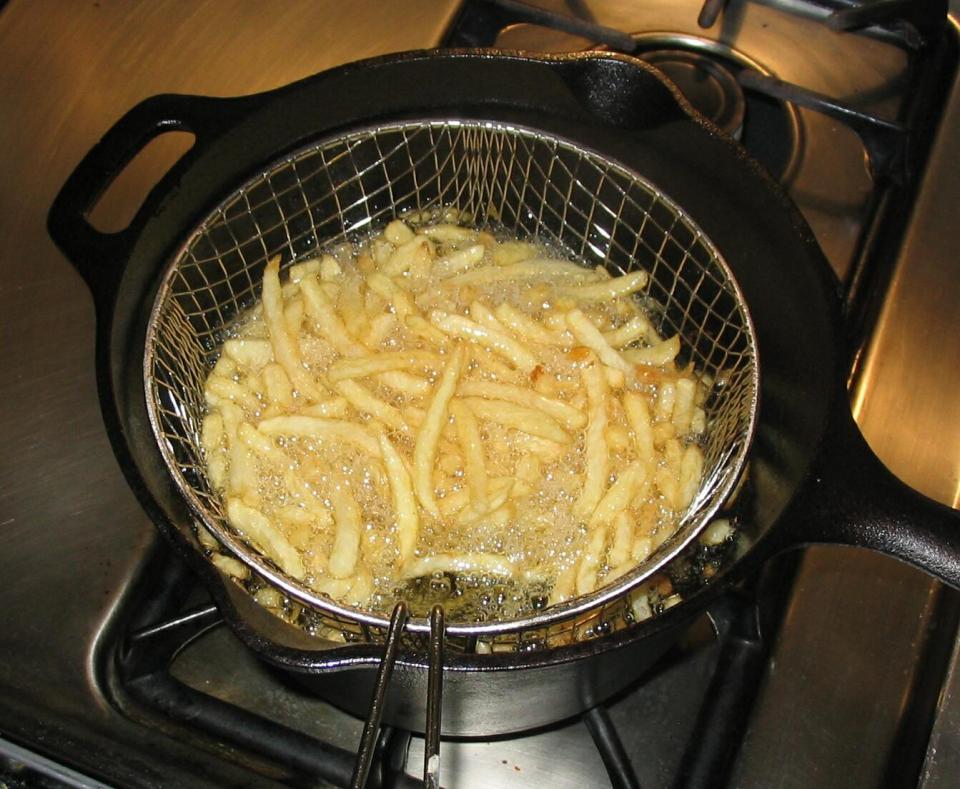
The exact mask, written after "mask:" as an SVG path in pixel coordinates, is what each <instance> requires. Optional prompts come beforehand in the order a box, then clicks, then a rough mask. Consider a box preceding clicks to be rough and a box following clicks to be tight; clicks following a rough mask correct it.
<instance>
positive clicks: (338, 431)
mask: <svg viewBox="0 0 960 789" xmlns="http://www.w3.org/2000/svg"><path fill="white" fill-rule="evenodd" d="M257 430H259V431H260V432H261V433H263V434H264V435H268V436H301V437H304V438H317V439H320V440H321V441H344V442H346V443H348V444H351V445H352V446H355V447H357V448H358V449H361V450H363V451H364V452H366V453H367V454H368V455H372V456H373V457H380V445H379V444H378V443H377V439H376V438H374V437H373V436H372V435H371V434H370V432H369V431H368V430H366V429H365V428H364V427H363V426H362V425H359V424H357V423H356V422H347V421H345V420H339V419H324V418H323V417H318V416H274V417H271V418H270V419H264V420H262V421H261V422H260V423H259V424H258V425H257Z"/></svg>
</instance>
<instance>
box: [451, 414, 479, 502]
mask: <svg viewBox="0 0 960 789" xmlns="http://www.w3.org/2000/svg"><path fill="white" fill-rule="evenodd" d="M450 412H451V413H452V414H453V418H454V421H455V422H456V426H457V436H458V438H459V440H460V448H461V449H462V451H463V458H464V472H465V474H466V477H467V487H468V489H469V491H470V505H471V507H473V509H474V510H476V511H477V512H485V511H486V510H487V509H488V501H487V467H486V463H485V462H484V460H483V439H482V438H481V437H480V427H479V425H478V424H477V419H476V417H475V416H474V414H473V411H472V410H471V409H470V407H469V406H468V405H466V403H464V402H463V401H462V400H457V399H453V400H451V401H450Z"/></svg>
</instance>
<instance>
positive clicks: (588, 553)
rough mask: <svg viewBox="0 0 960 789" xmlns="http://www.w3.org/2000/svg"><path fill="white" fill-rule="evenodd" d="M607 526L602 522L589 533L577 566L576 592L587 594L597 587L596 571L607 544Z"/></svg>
mask: <svg viewBox="0 0 960 789" xmlns="http://www.w3.org/2000/svg"><path fill="white" fill-rule="evenodd" d="M608 531H609V526H607V524H606V523H604V524H603V525H602V526H599V527H598V528H596V529H594V530H593V531H592V532H591V533H590V539H589V541H588V542H587V547H586V548H584V551H583V554H582V555H581V556H580V564H579V566H578V567H577V594H578V595H581V594H589V593H590V592H592V591H593V590H594V589H596V588H597V571H598V570H599V569H600V562H601V561H602V560H603V552H604V549H605V548H606V545H607V532H608Z"/></svg>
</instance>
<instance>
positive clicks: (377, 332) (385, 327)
mask: <svg viewBox="0 0 960 789" xmlns="http://www.w3.org/2000/svg"><path fill="white" fill-rule="evenodd" d="M396 326H397V316H396V315H394V314H393V313H390V312H384V313H382V314H380V315H377V316H376V317H375V318H374V319H373V320H371V321H370V323H369V325H368V326H367V330H366V331H365V332H364V334H363V336H362V337H361V340H362V342H363V344H364V345H366V346H367V348H369V349H370V350H371V351H375V350H377V349H379V347H380V345H381V343H382V342H383V341H384V340H385V339H386V338H387V337H388V336H390V333H391V332H392V331H393V330H394V329H395V328H396Z"/></svg>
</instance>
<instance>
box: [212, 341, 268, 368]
mask: <svg viewBox="0 0 960 789" xmlns="http://www.w3.org/2000/svg"><path fill="white" fill-rule="evenodd" d="M223 352H224V353H225V354H226V355H227V356H229V357H230V358H231V359H233V360H234V361H235V362H236V363H237V364H239V365H242V366H243V367H246V368H248V369H250V370H259V369H261V368H262V367H263V366H264V365H265V364H268V363H269V362H272V361H273V346H272V345H271V344H270V341H269V340H241V339H231V340H227V341H226V342H225V343H224V344H223Z"/></svg>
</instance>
